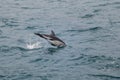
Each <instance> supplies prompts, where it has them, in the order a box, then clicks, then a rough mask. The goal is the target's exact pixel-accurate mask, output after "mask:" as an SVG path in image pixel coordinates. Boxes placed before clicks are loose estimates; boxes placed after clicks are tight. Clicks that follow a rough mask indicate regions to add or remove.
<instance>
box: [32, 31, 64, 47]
mask: <svg viewBox="0 0 120 80" xmlns="http://www.w3.org/2000/svg"><path fill="white" fill-rule="evenodd" d="M34 34H35V35H37V36H39V37H41V38H44V39H46V40H47V41H48V42H49V43H50V44H51V45H53V46H57V47H65V46H66V44H65V42H63V41H62V40H61V39H59V38H58V37H57V36H56V34H55V33H54V31H53V30H51V34H50V35H48V34H40V33H34Z"/></svg>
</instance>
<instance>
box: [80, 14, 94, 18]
mask: <svg viewBox="0 0 120 80" xmlns="http://www.w3.org/2000/svg"><path fill="white" fill-rule="evenodd" d="M94 16H95V15H94V14H86V15H84V16H82V17H81V18H92V17H94Z"/></svg>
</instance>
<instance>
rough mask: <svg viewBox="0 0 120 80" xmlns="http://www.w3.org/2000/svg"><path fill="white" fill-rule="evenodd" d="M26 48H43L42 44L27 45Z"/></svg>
mask: <svg viewBox="0 0 120 80" xmlns="http://www.w3.org/2000/svg"><path fill="white" fill-rule="evenodd" d="M26 46H27V48H28V49H36V48H41V47H42V45H41V43H40V42H36V43H27V44H26Z"/></svg>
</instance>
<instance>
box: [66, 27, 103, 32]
mask: <svg viewBox="0 0 120 80" xmlns="http://www.w3.org/2000/svg"><path fill="white" fill-rule="evenodd" d="M101 29H102V27H92V28H88V29H81V30H67V32H85V31H96V30H101Z"/></svg>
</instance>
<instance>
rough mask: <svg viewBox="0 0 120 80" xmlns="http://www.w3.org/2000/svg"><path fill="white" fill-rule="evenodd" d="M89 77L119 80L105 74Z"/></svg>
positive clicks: (117, 77) (119, 77)
mask: <svg viewBox="0 0 120 80" xmlns="http://www.w3.org/2000/svg"><path fill="white" fill-rule="evenodd" d="M91 76H94V77H99V78H107V79H120V76H114V75H107V74H98V75H91Z"/></svg>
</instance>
